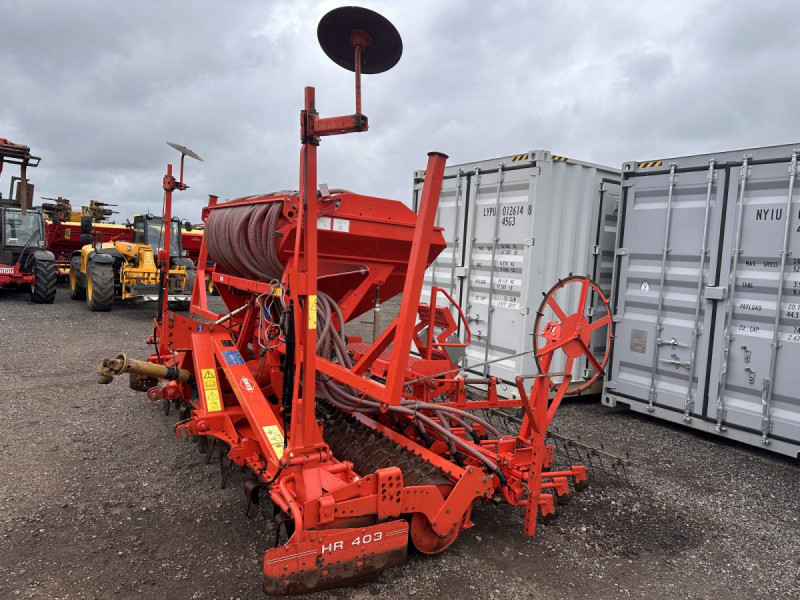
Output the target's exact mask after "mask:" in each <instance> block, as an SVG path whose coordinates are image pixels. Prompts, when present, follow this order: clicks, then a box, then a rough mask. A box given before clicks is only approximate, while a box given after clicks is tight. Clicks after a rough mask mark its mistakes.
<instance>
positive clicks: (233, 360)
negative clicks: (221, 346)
mask: <svg viewBox="0 0 800 600" xmlns="http://www.w3.org/2000/svg"><path fill="white" fill-rule="evenodd" d="M222 356H224V357H225V362H226V363H228V364H229V365H243V364H244V359H243V358H242V355H241V354H239V351H238V350H223V351H222Z"/></svg>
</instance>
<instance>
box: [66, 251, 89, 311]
mask: <svg viewBox="0 0 800 600" xmlns="http://www.w3.org/2000/svg"><path fill="white" fill-rule="evenodd" d="M69 297H70V298H72V299H73V300H83V299H84V298H86V275H84V274H83V273H81V257H80V256H73V257H72V258H71V259H70V261H69Z"/></svg>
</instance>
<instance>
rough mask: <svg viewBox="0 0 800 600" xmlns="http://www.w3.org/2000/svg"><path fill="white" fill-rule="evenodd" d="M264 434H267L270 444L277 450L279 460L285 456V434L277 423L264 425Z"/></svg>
mask: <svg viewBox="0 0 800 600" xmlns="http://www.w3.org/2000/svg"><path fill="white" fill-rule="evenodd" d="M262 429H263V430H264V435H266V436H267V439H268V440H269V443H270V446H272V449H273V450H274V451H275V454H276V456H277V457H278V460H280V459H282V458H283V434H282V433H281V429H280V427H278V426H277V425H265V426H264V427H262Z"/></svg>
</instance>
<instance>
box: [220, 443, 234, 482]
mask: <svg viewBox="0 0 800 600" xmlns="http://www.w3.org/2000/svg"><path fill="white" fill-rule="evenodd" d="M226 446H227V444H220V446H219V469H220V471H221V473H222V481H220V488H221V489H223V490H224V489H225V486H226V485H228V477H230V474H231V467H232V466H233V461H232V460H231V459H230V458H229V457H228V449H227V447H226Z"/></svg>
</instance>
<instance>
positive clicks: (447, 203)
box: [417, 175, 468, 316]
mask: <svg viewBox="0 0 800 600" xmlns="http://www.w3.org/2000/svg"><path fill="white" fill-rule="evenodd" d="M467 187H468V186H467V179H466V177H464V176H463V175H462V176H455V177H447V178H445V179H444V181H442V192H441V195H440V196H439V209H438V210H437V212H436V221H435V223H436V225H437V226H439V227H443V228H444V231H443V235H444V239H445V241H446V242H447V248H445V249H444V250H443V251H442V253H441V254H439V256H438V257H437V258H436V260H435V261H434V262H433V263H432V264H431V265H430V266H429V267H428V268H427V270H426V271H425V279H424V280H423V287H422V294H421V297H420V301H421V302H425V303H428V302H430V297H431V286H434V285H435V286H437V287H440V288H443V289H444V290H445V291H446V292H447V293H449V294H450V295H451V296H452V297H453V299H454V300H455V301H456V302H461V301H462V299H461V298H460V296H461V284H462V278H461V277H459V276H458V275H459V274H460V269H459V267H463V265H464V220H465V218H466V190H467ZM420 190H421V187H420ZM417 202H418V200H417ZM437 304H441V305H445V304H447V299H446V298H444V297H442V296H439V297H438V298H437ZM454 316H456V315H454Z"/></svg>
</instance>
